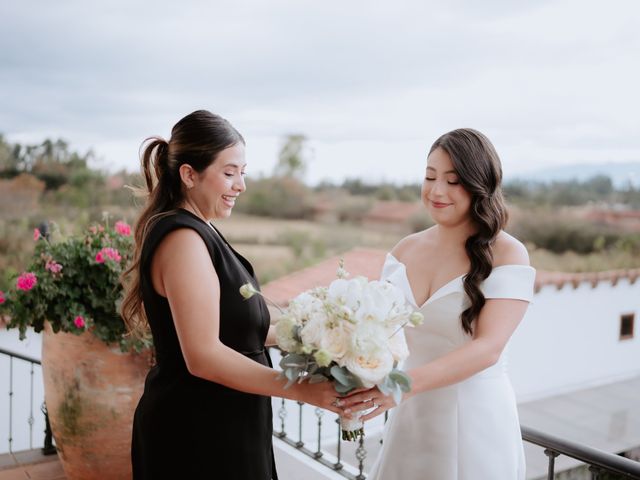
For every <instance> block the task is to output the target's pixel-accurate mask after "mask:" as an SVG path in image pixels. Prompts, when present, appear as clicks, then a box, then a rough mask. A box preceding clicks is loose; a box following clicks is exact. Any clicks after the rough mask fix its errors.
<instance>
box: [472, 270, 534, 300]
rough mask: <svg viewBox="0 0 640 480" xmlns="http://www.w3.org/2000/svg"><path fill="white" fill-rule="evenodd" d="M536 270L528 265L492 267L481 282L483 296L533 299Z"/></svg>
mask: <svg viewBox="0 0 640 480" xmlns="http://www.w3.org/2000/svg"><path fill="white" fill-rule="evenodd" d="M535 280H536V270H535V268H533V267H530V266H528V265H501V266H499V267H494V269H493V270H492V271H491V274H490V275H489V276H488V277H487V279H486V280H485V281H484V282H483V283H482V286H481V289H482V293H484V296H485V298H511V299H514V300H525V301H527V302H531V300H533V287H534V283H535Z"/></svg>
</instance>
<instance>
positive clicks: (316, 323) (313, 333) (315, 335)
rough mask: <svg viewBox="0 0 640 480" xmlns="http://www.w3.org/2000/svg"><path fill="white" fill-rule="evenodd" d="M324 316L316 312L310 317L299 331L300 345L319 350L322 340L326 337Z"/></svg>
mask: <svg viewBox="0 0 640 480" xmlns="http://www.w3.org/2000/svg"><path fill="white" fill-rule="evenodd" d="M326 320H327V318H326V316H325V315H321V314H319V313H318V312H316V313H314V314H312V315H310V318H309V320H307V322H306V323H305V325H304V327H302V330H301V331H300V338H302V343H303V344H304V345H306V346H309V347H312V348H314V349H317V348H320V344H321V341H322V338H323V337H324V336H325V335H326V325H325V324H326Z"/></svg>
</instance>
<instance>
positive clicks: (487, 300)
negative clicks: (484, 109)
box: [341, 129, 535, 480]
mask: <svg viewBox="0 0 640 480" xmlns="http://www.w3.org/2000/svg"><path fill="white" fill-rule="evenodd" d="M501 179H502V171H501V167H500V160H499V158H498V155H497V153H496V152H495V150H494V148H493V145H492V144H491V142H490V141H489V140H488V139H487V138H486V137H485V136H484V135H482V134H481V133H480V132H477V131H475V130H471V129H459V130H454V131H452V132H449V133H447V134H445V135H443V136H442V137H440V138H439V139H438V140H436V142H435V143H434V144H433V146H432V147H431V150H430V152H429V156H428V159H427V168H426V176H425V180H424V184H423V187H422V198H423V201H424V203H425V205H426V207H427V210H428V211H429V214H430V215H431V217H432V219H433V221H434V222H435V225H434V226H433V227H431V228H429V229H427V230H424V231H422V232H419V233H416V234H413V235H410V236H408V237H406V238H404V239H403V240H402V241H400V242H399V243H398V245H396V247H395V248H394V249H393V250H392V251H391V253H390V254H388V255H387V258H386V262H385V264H384V267H383V272H382V278H383V279H386V280H387V281H389V282H391V283H393V284H394V285H397V286H398V287H400V288H401V289H402V290H403V291H404V292H405V295H406V297H407V299H408V301H409V302H410V303H411V304H413V305H414V307H415V308H417V309H419V311H420V312H422V313H423V314H424V319H425V320H424V323H423V324H422V325H421V326H419V327H416V328H412V329H405V332H406V336H407V342H408V345H409V352H410V355H409V359H408V360H407V362H406V363H405V365H404V366H403V369H405V370H407V371H408V373H409V375H410V376H411V378H412V390H411V392H409V393H408V394H406V395H405V396H404V398H403V400H402V402H401V403H400V405H398V406H397V408H395V409H394V410H393V411H392V412H391V417H390V420H389V422H388V423H387V426H386V428H385V433H384V441H383V446H382V450H381V452H380V455H379V456H378V459H377V460H376V462H375V465H374V466H373V470H372V472H371V473H370V474H369V477H368V478H369V480H413V479H416V480H418V479H419V480H472V479H473V480H522V479H524V478H525V464H524V452H523V448H522V438H521V436H520V426H519V422H518V413H517V409H516V402H515V397H514V394H513V390H512V388H511V384H510V382H509V378H508V377H507V372H506V363H507V362H506V355H505V352H504V351H505V347H506V345H507V343H508V341H509V338H510V337H511V335H512V333H513V332H514V331H515V329H516V327H517V326H518V324H519V323H520V321H521V320H522V318H523V316H524V314H525V312H526V310H527V306H528V304H529V302H530V301H531V298H532V296H533V284H534V279H535V270H534V269H533V268H532V267H530V266H529V257H528V254H527V251H526V249H525V247H524V246H523V245H522V244H521V243H520V242H519V241H518V240H516V239H515V238H513V237H511V236H510V235H508V234H507V233H505V232H504V231H503V230H502V228H503V227H504V226H505V224H506V221H507V212H506V208H505V206H504V201H503V198H502V193H501V189H500V183H501ZM341 404H342V407H343V408H344V409H345V410H347V411H351V412H353V411H356V410H360V409H369V408H374V409H373V411H371V412H370V413H368V414H367V415H365V416H364V417H363V419H364V420H365V421H366V420H368V419H370V418H372V417H375V416H377V415H380V414H381V413H383V412H384V411H386V410H388V409H390V408H392V407H396V405H395V403H394V401H393V399H392V398H391V397H386V396H384V395H383V394H382V393H380V392H379V391H378V390H377V389H372V390H368V391H364V392H358V393H355V394H353V395H351V396H349V397H346V398H344V399H342V402H341Z"/></svg>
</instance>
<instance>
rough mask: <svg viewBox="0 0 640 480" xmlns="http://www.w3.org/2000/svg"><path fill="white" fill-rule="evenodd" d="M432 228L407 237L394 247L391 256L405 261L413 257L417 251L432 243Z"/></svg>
mask: <svg viewBox="0 0 640 480" xmlns="http://www.w3.org/2000/svg"><path fill="white" fill-rule="evenodd" d="M432 228H433V227H431V228H428V229H426V230H422V231H420V232H416V233H412V234H411V235H407V236H406V237H404V238H403V239H402V240H400V241H399V242H398V243H397V244H396V246H395V247H393V249H392V250H391V255H393V256H394V257H395V258H397V259H398V260H400V261H403V259H405V258H406V257H409V256H411V255H412V252H413V251H415V250H416V249H423V248H424V246H425V245H427V244H429V242H430V241H431V238H432V236H433V232H432Z"/></svg>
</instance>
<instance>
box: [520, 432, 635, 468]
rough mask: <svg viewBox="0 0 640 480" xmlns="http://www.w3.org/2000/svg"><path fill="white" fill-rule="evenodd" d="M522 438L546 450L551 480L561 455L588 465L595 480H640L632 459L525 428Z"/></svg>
mask: <svg viewBox="0 0 640 480" xmlns="http://www.w3.org/2000/svg"><path fill="white" fill-rule="evenodd" d="M522 438H523V439H524V440H525V441H526V442H529V443H533V444H535V445H538V446H540V447H542V448H544V449H545V450H544V453H545V455H546V456H547V457H548V459H549V465H548V471H547V480H552V479H553V478H554V475H555V459H556V457H558V456H559V455H566V456H568V457H571V458H575V459H576V460H580V461H581V462H584V463H585V464H587V465H588V468H589V471H590V472H591V478H592V479H593V480H599V479H605V478H606V479H614V478H615V479H621V480H622V479H629V478H636V479H640V462H636V461H634V460H631V459H629V458H625V457H622V456H620V455H615V454H613V453H607V452H603V451H602V450H598V449H596V448H591V447H588V446H586V445H582V444H579V443H575V442H571V441H569V440H565V439H562V438H558V437H554V436H553V435H549V434H546V433H542V432H539V431H538V430H535V429H533V428H529V427H525V426H523V427H522ZM611 475H614V476H611Z"/></svg>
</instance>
